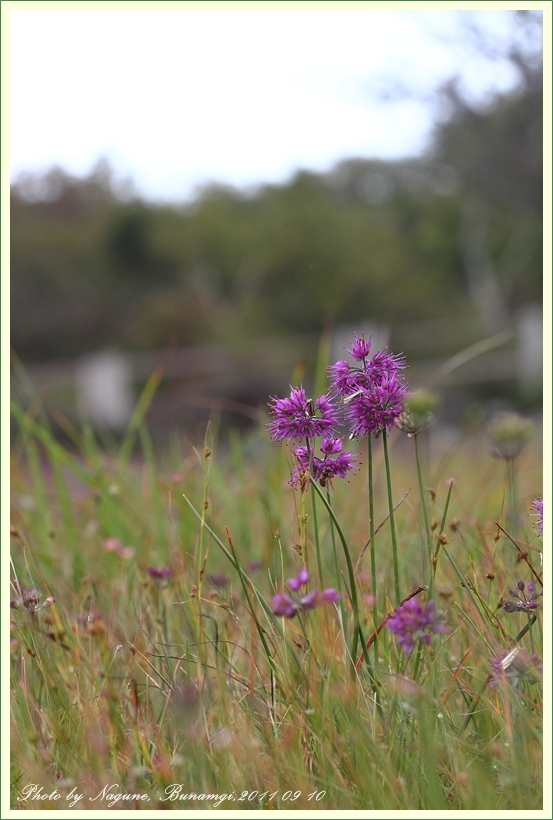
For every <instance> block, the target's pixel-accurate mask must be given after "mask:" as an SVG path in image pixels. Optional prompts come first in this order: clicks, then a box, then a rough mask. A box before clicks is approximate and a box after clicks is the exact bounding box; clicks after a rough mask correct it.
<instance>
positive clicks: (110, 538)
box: [10, 405, 542, 810]
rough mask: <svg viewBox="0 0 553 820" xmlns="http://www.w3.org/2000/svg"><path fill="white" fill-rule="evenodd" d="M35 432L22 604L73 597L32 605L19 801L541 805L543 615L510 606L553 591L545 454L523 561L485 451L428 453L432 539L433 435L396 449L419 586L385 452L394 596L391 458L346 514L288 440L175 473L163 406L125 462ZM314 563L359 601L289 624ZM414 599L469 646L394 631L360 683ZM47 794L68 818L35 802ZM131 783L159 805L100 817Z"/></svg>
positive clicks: (395, 436)
mask: <svg viewBox="0 0 553 820" xmlns="http://www.w3.org/2000/svg"><path fill="white" fill-rule="evenodd" d="M13 412H14V419H15V421H16V424H17V431H16V436H15V440H14V444H13V448H12V492H13V506H12V529H11V539H12V559H13V578H12V581H13V584H14V586H13V589H12V593H11V595H10V597H11V598H13V599H16V600H17V599H18V598H22V597H24V593H23V592H22V591H23V590H28V589H31V588H33V587H35V588H38V589H39V590H40V591H41V593H42V595H41V598H40V605H41V604H42V603H43V602H44V601H45V600H46V598H47V597H48V596H52V597H53V598H54V599H55V603H52V604H50V605H49V606H45V607H44V608H39V606H40V605H38V606H35V605H30V606H25V605H23V604H20V605H19V606H16V607H15V608H14V609H12V618H11V620H12V633H11V638H12V648H11V661H12V663H11V682H10V689H11V714H12V735H11V752H12V769H11V785H12V806H13V807H19V808H26V809H29V808H33V809H36V808H41V809H54V808H57V809H60V808H69V807H70V804H71V801H67V800H66V797H67V795H69V794H70V793H71V792H72V791H73V795H74V798H75V796H78V795H82V799H81V800H80V801H79V802H77V803H73V804H71V806H72V807H74V808H75V809H83V808H90V809H94V808H98V809H105V808H108V807H109V808H113V809H121V808H127V809H137V810H139V809H150V810H151V809H161V808H163V809H167V808H169V809H174V808H176V809H189V810H192V809H207V808H213V807H218V808H220V809H243V810H252V809H288V810H294V809H295V810H298V809H340V810H348V809H350V810H351V809H365V810H366V809H372V810H386V809H391V810H397V809H412V810H422V809H424V810H452V809H458V810H468V809H473V810H474V809H480V810H483V809H496V810H513V809H527V810H531V809H539V808H541V806H542V757H541V728H542V727H541V715H542V695H541V678H540V675H539V674H535V673H534V672H533V671H532V669H531V668H530V669H529V670H528V673H527V674H526V675H523V672H524V660H523V659H524V658H528V656H529V655H531V654H533V653H538V654H540V655H541V612H539V611H536V613H534V614H536V615H537V617H536V618H535V619H534V617H533V615H532V614H531V613H527V612H513V613H508V612H506V611H505V610H504V609H503V604H504V603H505V602H506V601H507V600H508V599H509V592H508V590H509V589H510V588H514V587H516V584H517V582H518V581H519V580H523V581H524V582H525V583H526V584H528V583H529V582H531V581H536V578H535V575H537V576H541V562H540V558H541V554H540V550H541V539H540V538H539V537H537V536H536V535H535V533H534V531H533V529H532V527H531V520H532V519H530V518H529V517H528V512H529V506H530V502H531V500H532V498H533V497H535V496H536V495H538V494H539V492H540V490H541V481H542V479H541V458H540V451H539V442H538V441H536V440H534V441H533V442H531V443H530V444H528V446H527V447H526V449H525V450H524V451H523V452H522V454H521V455H520V457H519V458H518V460H517V462H516V468H517V485H516V493H517V496H516V504H517V512H516V515H518V531H517V533H516V539H515V541H511V539H510V538H509V535H511V532H510V530H509V528H508V527H507V523H506V522H507V520H508V516H507V506H508V504H509V503H510V502H511V501H512V498H511V499H510V497H509V481H508V479H509V475H508V472H507V471H506V469H505V463H504V462H503V461H502V460H500V459H494V458H492V457H491V456H490V453H489V446H488V442H487V440H486V437H485V435H484V433H483V432H482V431H480V432H476V433H474V432H473V433H471V434H469V433H460V434H459V438H458V439H457V440H456V441H454V442H452V443H451V444H450V445H449V446H448V447H447V448H440V449H438V448H437V447H436V446H433V444H432V433H431V431H425V433H423V434H422V435H421V437H420V438H421V441H420V444H421V453H422V455H423V456H424V455H426V457H425V458H422V459H421V460H422V467H421V466H420V464H419V467H420V468H421V471H422V484H421V486H423V498H424V499H425V504H427V510H426V520H425V516H424V515H423V514H422V511H421V498H420V495H419V489H418V487H419V482H418V474H417V463H416V460H415V451H414V447H413V440H412V439H409V438H407V436H405V434H403V433H401V432H400V431H398V430H393V432H392V434H391V435H390V437H389V440H388V449H389V455H390V461H391V464H392V469H393V502H394V505H396V509H395V513H394V523H395V537H396V541H397V553H398V562H397V574H398V576H399V577H398V578H397V579H396V577H395V575H396V573H395V568H394V562H393V555H392V553H393V550H392V541H391V537H390V528H389V522H387V521H386V517H387V516H388V515H389V506H388V488H387V484H386V471H385V460H384V451H383V447H382V443H381V441H378V440H376V441H374V442H373V451H372V454H371V455H372V467H373V474H374V492H373V503H374V523H375V524H376V530H377V531H376V534H375V536H374V559H375V567H376V578H375V582H374V583H373V578H372V577H371V575H370V569H371V549H370V547H368V548H367V541H368V539H369V533H370V530H371V528H370V524H369V496H368V491H367V475H366V470H365V465H366V462H367V451H366V441H365V443H363V442H360V443H359V444H358V446H357V447H356V448H354V449H357V451H359V452H360V453H361V461H362V462H363V466H362V469H361V470H360V471H359V473H358V474H356V475H354V476H353V477H352V478H351V479H350V480H349V481H348V482H346V481H339V480H337V481H335V482H334V487H333V491H332V493H331V494H330V495H329V496H328V497H330V499H331V507H332V511H333V514H334V516H335V519H334V520H333V519H332V518H331V516H330V515H329V511H328V508H327V504H328V500H327V501H326V502H325V499H327V495H326V493H324V492H321V493H320V494H317V493H313V494H312V492H311V491H310V490H309V489H307V488H306V490H305V492H302V491H301V489H300V488H293V487H291V486H290V485H289V484H288V480H289V478H290V474H291V469H292V468H293V464H292V460H291V457H290V454H289V451H288V450H287V448H286V447H282V448H280V447H278V446H277V445H275V444H274V443H273V442H271V441H270V440H269V439H268V437H267V435H266V433H265V431H264V430H263V429H260V430H259V431H256V432H254V433H251V434H248V435H239V434H237V433H231V434H230V435H229V436H226V437H225V439H224V440H220V441H219V437H218V435H217V434H216V431H215V429H214V426H213V425H212V426H210V427H209V428H208V430H207V432H206V438H205V441H204V442H203V443H202V445H201V446H199V447H197V448H195V447H193V446H192V445H191V444H190V443H188V442H186V441H183V440H182V439H181V438H179V437H178V436H175V438H174V441H173V444H172V446H171V447H170V448H169V450H168V452H166V453H165V454H164V455H163V456H160V457H156V455H155V453H154V448H153V446H152V442H151V440H150V437H149V434H148V430H147V427H146V425H145V424H144V421H143V416H144V412H145V405H144V406H143V407H142V408H141V407H139V408H138V410H137V415H136V416H135V419H134V421H133V424H132V425H131V428H130V432H129V436H128V438H127V439H126V440H125V441H124V442H123V444H122V445H120V444H117V443H116V442H114V441H111V440H107V439H106V438H104V439H103V440H100V439H99V438H98V436H97V434H95V433H94V432H93V431H92V430H91V429H90V428H88V427H86V426H84V427H83V428H82V429H81V430H76V429H73V428H71V427H69V426H68V425H67V424H64V427H65V430H64V433H65V436H66V440H67V441H68V442H69V443H68V444H67V445H63V444H60V443H59V436H56V435H54V432H59V431H55V430H54V427H55V426H54V424H53V422H52V421H51V420H48V419H46V418H45V417H44V416H42V415H41V414H40V412H35V411H34V410H33V408H32V407H31V409H29V410H27V411H25V412H24V411H23V410H22V409H21V408H17V407H14V411H13ZM424 436H426V437H430V448H428V440H426V443H424V442H423V437H424ZM363 448H365V449H363ZM429 452H430V455H429ZM450 479H453V480H454V481H453V484H452V483H451V481H450ZM427 488H429V489H427ZM511 490H512V487H511ZM404 497H405V498H404ZM401 499H403V501H401V503H399V505H398V502H400V500H401ZM313 503H315V504H316V515H317V538H318V543H319V555H320V569H319V566H318V560H317V551H316V547H315V542H314V527H313V506H312V505H313ZM510 515H511V518H510V519H509V520H513V518H512V516H513V515H514V513H513V512H512V510H511V512H510ZM516 515H515V519H516ZM382 522H385V523H384V525H383V526H382V527H381V528H380V529H379V528H378V525H380V524H381V523H382ZM498 524H499V525H501V527H503V529H500V527H499V526H498ZM338 527H339V528H340V530H341V533H340V531H339V529H338ZM372 529H375V527H374V526H373V528H372ZM341 535H342V536H343V538H344V539H345V546H346V548H347V551H348V553H349V561H350V563H351V565H352V567H353V572H354V578H355V582H354V590H352V588H351V567H349V566H348V556H347V555H346V553H345V549H344V543H342V541H341ZM439 536H441V537H439ZM429 537H430V540H431V545H429V543H428V541H429ZM515 544H516V545H518V549H517V546H516V545H515ZM429 546H431V547H432V550H431V551H430V552H429ZM360 556H362V557H361V558H360ZM432 556H434V557H435V558H436V563H435V577H434V573H433V567H432V566H431V564H432ZM252 562H254V563H252ZM305 564H306V565H308V567H309V572H310V574H311V577H312V579H313V580H314V581H316V583H317V586H319V583H320V587H321V588H322V587H323V586H326V587H328V586H332V587H335V588H339V589H340V590H341V591H342V593H343V596H344V597H343V598H342V599H341V600H340V601H339V602H338V603H336V604H335V605H324V606H320V607H318V608H316V609H314V610H312V611H302V612H299V613H298V615H297V617H295V618H291V619H285V618H277V617H275V615H274V614H273V611H272V607H271V600H272V597H273V596H274V595H275V593H277V592H280V591H282V590H284V589H285V585H286V582H287V580H288V579H290V578H291V577H293V576H296V575H297V574H298V571H299V570H300V569H301V567H302V566H303V565H305ZM166 567H168V568H169V570H170V572H171V574H169V570H167V572H166V575H163V574H162V573H161V574H160V573H158V574H156V573H155V572H152V571H150V572H149V571H148V570H149V568H150V570H152V568H153V570H156V569H157V570H161V569H163V568H166ZM532 567H533V570H532ZM319 572H322V573H323V578H322V579H319V577H318V574H319ZM534 573H535V574H534ZM396 583H399V590H400V597H401V598H404V597H406V596H407V595H409V594H410V593H411V592H413V591H414V590H416V589H417V587H419V586H429V585H430V586H431V587H432V590H433V592H432V594H433V597H434V598H435V600H436V602H437V606H438V607H439V609H441V610H442V611H443V613H444V621H445V623H446V625H447V627H448V632H447V633H445V634H439V635H435V636H433V638H432V643H431V645H430V646H426V645H424V644H419V645H418V646H417V648H416V649H415V650H414V651H413V652H411V653H408V654H406V653H404V652H403V650H402V648H401V647H400V646H398V645H397V644H396V642H395V640H394V635H392V633H391V632H390V630H389V629H387V628H386V627H384V628H383V629H382V630H381V631H380V632H379V634H378V638H377V639H376V641H374V642H373V644H372V646H371V648H370V650H368V651H367V652H366V654H365V657H364V658H363V660H362V662H361V663H360V664H358V663H357V661H358V657H361V650H362V645H361V636H362V638H363V641H364V642H367V641H368V640H369V638H370V637H371V636H372V635H373V633H374V632H375V630H376V629H377V627H379V625H380V623H381V622H382V621H383V620H384V619H385V617H386V615H387V614H389V613H390V612H391V611H392V610H393V608H394V607H395V606H396V603H397V602H396V595H395V585H396ZM536 585H537V581H536ZM373 591H376V601H375V600H374V596H373V594H372V593H373ZM353 592H355V599H356V608H357V610H358V619H359V627H360V631H359V632H358V633H356V634H354V630H355V629H356V624H355V612H354V609H352V593H353ZM429 594H430V590H429V591H428V592H426V591H422V592H420V593H419V594H418V596H417V600H419V599H420V600H421V602H423V603H424V600H425V597H427V596H429ZM375 618H376V620H377V621H378V623H375ZM354 646H355V647H356V649H355V656H353V655H352V647H354ZM513 649H515V650H517V651H516V652H515V653H514V654H513V656H512V657H513V658H515V662H514V663H513V664H511V665H507V666H506V668H505V670H504V673H503V674H500V675H499V676H497V675H496V677H495V679H492V678H491V675H490V673H491V671H492V666H491V664H492V661H493V660H494V659H497V658H498V657H501V656H502V655H503V654H504V653H506V652H508V651H509V650H513ZM517 653H518V654H517ZM517 659H518V660H517ZM521 659H522V660H521ZM517 664H518V666H517ZM356 667H357V668H356ZM517 669H518V673H517V674H516V675H514V674H513V670H515V671H516V670H517ZM28 784H36V785H37V787H38V788H42V794H51V793H52V792H53V790H57V792H58V793H59V794H60V795H61V802H62V804H63V805H61V804H60V802H59V801H58V802H56V801H55V799H54V798H52V799H45V800H41V801H40V802H33V801H32V799H31V795H28V797H27V799H26V800H23V801H22V800H18V798H21V797H22V796H24V789H25V787H26V786H28ZM112 784H118V786H117V787H115V788H113V789H111V786H112ZM172 784H178V785H179V787H182V788H181V791H180V794H179V793H178V789H177V790H175V789H173V790H172V791H171V786H172ZM106 785H107V786H108V787H110V789H109V791H112V792H115V793H117V792H118V793H122V794H127V795H132V794H147V795H148V798H149V799H148V800H147V801H140V800H138V799H128V800H124V799H121V800H119V801H109V800H108V798H107V797H105V798H102V797H100V798H98V799H97V800H96V801H94V802H89V798H91V797H95V796H97V795H99V794H101V792H102V789H104V787H105V786H106ZM171 793H172V794H173V796H177V797H178V796H186V795H191V794H194V795H196V799H194V798H193V797H190V796H189V797H188V799H185V800H177V799H175V800H170V799H167V798H168V795H170V794H171ZM231 794H232V795H234V799H232V798H230V799H221V798H219V799H216V798H215V797H214V795H219V796H221V795H231ZM202 796H203V797H202ZM74 798H73V799H74ZM110 802H111V805H109V803H110Z"/></svg>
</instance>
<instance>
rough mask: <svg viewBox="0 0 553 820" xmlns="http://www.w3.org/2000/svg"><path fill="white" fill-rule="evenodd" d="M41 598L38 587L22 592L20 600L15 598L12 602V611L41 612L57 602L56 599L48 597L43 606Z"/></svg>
mask: <svg viewBox="0 0 553 820" xmlns="http://www.w3.org/2000/svg"><path fill="white" fill-rule="evenodd" d="M41 597H42V592H41V590H40V589H37V588H36V587H32V588H31V589H24V590H22V592H21V596H20V597H19V598H14V599H13V600H11V601H10V607H11V608H12V609H27V610H28V611H29V612H38V611H39V610H41V609H44V607H46V606H50V604H54V603H55V602H56V601H55V598H52V597H51V596H48V598H46V600H45V601H44V603H43V604H41V603H40V599H41Z"/></svg>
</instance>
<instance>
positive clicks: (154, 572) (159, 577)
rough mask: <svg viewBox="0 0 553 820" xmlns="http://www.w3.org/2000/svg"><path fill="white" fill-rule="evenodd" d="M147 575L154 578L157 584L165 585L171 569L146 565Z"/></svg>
mask: <svg viewBox="0 0 553 820" xmlns="http://www.w3.org/2000/svg"><path fill="white" fill-rule="evenodd" d="M148 575H149V576H150V578H153V579H154V581H155V582H156V584H157V585H159V586H166V585H167V582H168V580H169V578H171V576H172V575H173V570H172V569H171V567H161V569H157V568H156V567H148Z"/></svg>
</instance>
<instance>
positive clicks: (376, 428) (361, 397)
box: [345, 375, 407, 437]
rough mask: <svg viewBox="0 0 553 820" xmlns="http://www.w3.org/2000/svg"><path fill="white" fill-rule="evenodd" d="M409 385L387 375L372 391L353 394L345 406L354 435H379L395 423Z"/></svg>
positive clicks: (393, 376) (360, 391) (362, 390)
mask: <svg viewBox="0 0 553 820" xmlns="http://www.w3.org/2000/svg"><path fill="white" fill-rule="evenodd" d="M406 397H407V385H406V384H405V383H404V382H403V380H402V379H401V378H399V377H397V376H395V375H386V376H383V377H382V379H381V380H380V381H379V382H377V383H375V384H374V385H373V386H372V388H371V389H369V390H365V389H360V390H358V391H357V393H353V394H352V396H351V398H350V400H349V401H348V400H347V399H346V401H348V403H347V406H346V413H345V414H346V419H347V421H348V422H349V426H350V430H351V433H352V435H353V436H355V437H358V436H367V435H370V434H371V433H372V434H374V435H376V436H378V435H380V433H382V432H383V431H384V430H387V429H388V428H389V427H392V425H394V424H395V422H396V419H397V418H399V415H400V414H401V412H402V410H403V402H404V401H405V399H406Z"/></svg>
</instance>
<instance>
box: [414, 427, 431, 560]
mask: <svg viewBox="0 0 553 820" xmlns="http://www.w3.org/2000/svg"><path fill="white" fill-rule="evenodd" d="M414 439H415V458H416V461H417V478H418V481H419V494H420V498H421V507H422V515H423V518H424V529H425V532H426V545H427V548H428V562H429V563H428V566H429V567H430V572H432V536H431V534H430V522H429V521H428V510H427V509H426V499H425V496H424V486H423V482H422V470H421V462H420V457H419V436H418V433H415V435H414Z"/></svg>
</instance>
